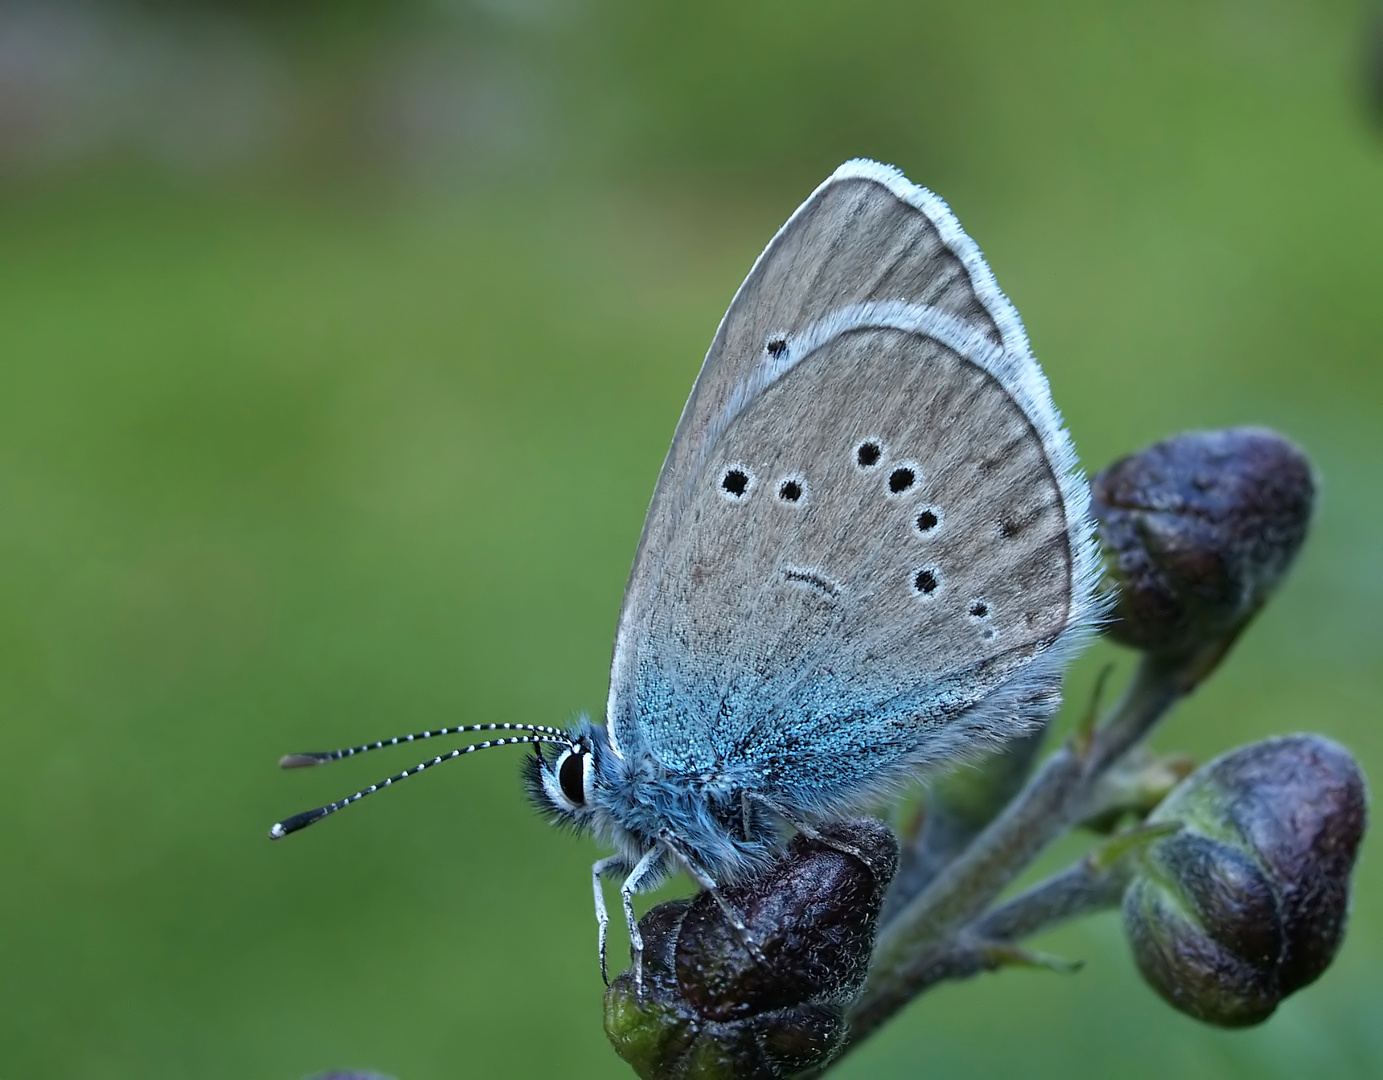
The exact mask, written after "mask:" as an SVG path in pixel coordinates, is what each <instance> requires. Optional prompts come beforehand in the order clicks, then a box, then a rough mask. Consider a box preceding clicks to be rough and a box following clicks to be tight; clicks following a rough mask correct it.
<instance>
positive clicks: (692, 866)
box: [661, 833, 768, 964]
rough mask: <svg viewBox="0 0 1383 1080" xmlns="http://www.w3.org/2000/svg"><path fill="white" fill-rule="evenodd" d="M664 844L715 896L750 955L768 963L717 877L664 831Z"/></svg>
mask: <svg viewBox="0 0 1383 1080" xmlns="http://www.w3.org/2000/svg"><path fill="white" fill-rule="evenodd" d="M661 839H662V841H663V846H664V847H666V848H667V849H668V851H670V852H671V853H672V857H673V858H674V859H676V860H677V861H678V863H680V864H681V866H682V869H683V870H685V871H686V872H687V874H688V876H689V877H690V878H691V879H692V880H693V881H694V882H696V883H697V885H699V886H700V887H701V888H702V889H704V890H706V892H708V893H710V894H711V896H713V897H714V898H715V902H716V903H717V904H718V905H719V906H720V910H721V913H722V914H723V915H724V916H725V919H726V921H727V922H729V924H730V925H731V926H732V927H734V929H735V934H736V935H737V936H738V937H739V939H740V941H741V942H742V943H743V944H744V947H745V948H746V949H748V950H749V955H750V956H752V957H753V958H754V960H755V961H756V962H757V963H760V964H767V963H768V957H766V956H764V953H763V950H762V949H760V948H759V943H758V942H757V941H755V940H754V935H753V934H751V933H750V932H749V927H748V926H747V925H745V922H744V916H743V915H741V914H740V912H739V909H738V908H736V907H735V905H734V904H732V903H730V901H729V900H727V899H725V896H724V894H722V893H721V891H720V886H719V885H717V884H716V880H715V878H713V877H711V875H710V874H708V873H706V871H705V870H703V869H702V868H701V867H700V866H699V865H698V864H697V863H696V861H695V860H694V859H692V857H691V856H690V855H688V854H687V853H686V852H685V851H683V850H682V849H681V848H680V847H678V846H677V845H676V843H674V842H673V840H672V838H671V835H670V834H667V833H664V834H663V836H662V837H661Z"/></svg>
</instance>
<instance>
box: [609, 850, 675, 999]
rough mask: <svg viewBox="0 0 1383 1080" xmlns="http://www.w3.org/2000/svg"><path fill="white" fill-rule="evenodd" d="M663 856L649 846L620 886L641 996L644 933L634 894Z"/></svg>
mask: <svg viewBox="0 0 1383 1080" xmlns="http://www.w3.org/2000/svg"><path fill="white" fill-rule="evenodd" d="M662 858H663V853H662V851H661V850H660V849H659V848H656V847H655V848H649V849H648V851H647V852H645V854H644V857H643V858H642V859H640V860H639V861H638V863H636V864H635V866H634V869H633V870H631V871H630V873H629V876H628V877H627V878H625V879H624V884H623V885H621V886H620V887H619V896H620V900H621V901H623V903H624V918H625V921H626V922H627V923H628V925H629V951H630V952H631V953H632V954H633V957H634V993H635V994H638V995H640V996H642V995H643V934H641V933H639V917H638V916H637V915H635V914H634V894H635V893H636V892H638V891H639V887H640V886H641V885H642V884H643V882H644V879H645V878H647V877H649V875H650V874H652V873H653V872H654V871H656V870H657V869H658V868H659V864H660V863H661V862H662ZM604 956H605V950H604V949H603V948H602V949H601V959H602V962H603V960H604Z"/></svg>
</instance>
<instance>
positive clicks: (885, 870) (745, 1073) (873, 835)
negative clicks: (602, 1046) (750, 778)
mask: <svg viewBox="0 0 1383 1080" xmlns="http://www.w3.org/2000/svg"><path fill="white" fill-rule="evenodd" d="M897 863H898V845H897V841H896V840H895V839H894V837H893V834H892V832H890V831H889V829H888V828H887V826H885V825H883V824H882V823H881V822H878V821H875V820H873V819H868V818H866V819H860V820H857V821H846V822H840V823H837V824H834V825H830V826H826V827H823V828H822V829H821V830H820V833H819V838H815V839H808V838H807V837H806V836H803V835H798V836H797V837H795V838H794V839H793V840H792V843H791V844H790V845H789V846H788V850H787V853H786V854H785V855H784V857H783V858H782V859H781V860H780V861H779V862H778V863H776V864H775V865H774V866H773V867H771V868H770V869H769V870H768V871H767V872H766V873H764V874H763V875H762V876H760V877H759V878H756V879H754V880H752V881H747V882H744V883H743V884H739V885H728V886H725V887H724V888H722V889H721V895H722V896H723V897H724V899H725V900H726V901H727V902H728V903H729V904H730V905H732V906H733V907H734V908H735V910H736V911H738V912H739V913H740V915H741V917H742V918H743V919H744V922H745V925H746V926H747V927H748V929H749V933H750V935H751V937H752V938H753V940H754V943H755V944H756V945H757V946H758V948H759V950H760V952H761V953H762V955H763V957H764V959H766V960H767V964H766V965H765V964H764V963H761V962H760V961H758V960H756V959H755V957H754V956H753V954H752V953H751V952H750V951H749V949H748V948H747V947H746V946H745V944H744V942H743V941H742V940H741V938H740V935H739V934H738V933H737V932H736V930H735V928H734V927H733V926H732V925H731V924H730V922H729V921H728V920H727V919H726V917H725V913H724V911H723V910H722V909H721V907H720V905H719V904H717V903H716V900H715V897H714V896H712V895H711V894H710V893H704V892H703V893H701V894H700V895H698V896H697V897H696V898H695V899H692V900H674V901H671V902H669V903H666V904H659V905H658V906H657V907H655V908H653V910H651V911H650V912H648V914H646V915H645V916H644V917H643V918H642V919H641V920H640V921H639V931H640V933H641V934H642V935H643V941H644V954H643V992H642V993H639V991H638V988H637V987H636V985H635V983H634V978H633V974H632V972H628V971H626V972H625V973H624V974H622V975H620V976H619V977H618V978H617V979H616V980H615V981H614V983H613V985H612V986H611V987H610V989H609V991H608V992H607V993H606V995H605V1031H606V1034H607V1035H608V1036H609V1038H610V1041H611V1043H613V1044H614V1047H615V1050H616V1052H617V1053H619V1055H620V1056H621V1057H622V1058H624V1059H625V1061H627V1062H628V1063H629V1064H630V1065H632V1066H633V1068H634V1071H635V1072H637V1073H638V1074H639V1075H640V1076H641V1077H644V1078H645V1080H655V1078H656V1080H751V1078H752V1080H758V1078H761V1077H762V1078H770V1077H786V1076H793V1075H795V1074H797V1073H800V1072H803V1071H805V1070H807V1069H814V1068H819V1067H821V1066H823V1065H825V1064H826V1063H827V1062H829V1061H830V1060H831V1058H833V1057H834V1056H835V1054H836V1053H837V1052H838V1051H839V1049H840V1048H841V1046H842V1044H843V1042H844V1039H845V1035H846V1033H847V1026H846V1021H845V1009H846V1007H847V1006H848V1005H849V1004H850V1002H851V1001H853V999H854V998H855V996H856V995H857V994H858V993H859V990H860V988H861V987H862V986H863V984H864V979H865V976H866V974H867V973H868V970H869V958H870V953H871V951H872V949H873V946H874V929H875V924H876V922H877V919H878V914H879V907H880V905H881V904H882V902H883V895H884V890H885V889H886V888H887V887H888V883H889V880H890V879H891V878H892V877H893V873H894V870H895V869H896V867H897Z"/></svg>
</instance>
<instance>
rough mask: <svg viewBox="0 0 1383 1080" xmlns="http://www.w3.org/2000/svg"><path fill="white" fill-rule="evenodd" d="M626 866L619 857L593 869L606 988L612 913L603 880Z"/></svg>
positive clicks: (592, 885) (601, 963)
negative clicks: (607, 937)
mask: <svg viewBox="0 0 1383 1080" xmlns="http://www.w3.org/2000/svg"><path fill="white" fill-rule="evenodd" d="M625 866H626V864H625V861H624V859H623V858H622V857H621V856H619V855H611V856H610V857H609V858H606V859H600V860H598V861H596V863H595V864H594V865H592V867H591V888H592V889H593V890H594V892H595V924H596V935H597V938H598V941H599V945H598V948H599V949H600V977H601V979H602V980H603V981H604V983H605V985H606V986H609V985H610V975H609V972H608V970H607V969H606V967H605V935H606V931H608V930H609V929H610V913H609V912H608V911H607V910H606V909H605V891H604V889H602V888H601V880H600V879H601V878H603V877H604V876H605V875H606V874H609V873H611V872H613V871H615V870H623V869H624V868H625Z"/></svg>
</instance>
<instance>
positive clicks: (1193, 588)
mask: <svg viewBox="0 0 1383 1080" xmlns="http://www.w3.org/2000/svg"><path fill="white" fill-rule="evenodd" d="M1091 489H1092V495H1093V508H1094V512H1095V516H1096V518H1097V519H1098V521H1099V531H1100V540H1101V543H1102V545H1103V547H1104V550H1105V557H1106V566H1107V570H1108V573H1109V576H1110V577H1111V578H1112V579H1113V583H1114V584H1115V585H1116V586H1117V588H1118V595H1117V599H1116V603H1115V608H1114V612H1113V614H1114V621H1113V623H1112V625H1111V626H1110V630H1109V633H1110V634H1111V636H1113V637H1114V638H1115V639H1116V640H1118V641H1120V642H1122V643H1124V644H1126V645H1130V646H1133V647H1134V648H1138V649H1143V650H1145V651H1147V652H1151V653H1156V654H1163V655H1189V654H1193V653H1196V652H1198V651H1199V650H1201V649H1202V648H1204V647H1206V646H1210V645H1215V644H1219V645H1222V646H1227V645H1228V644H1229V642H1230V641H1231V640H1232V639H1233V637H1234V635H1235V634H1236V633H1237V632H1238V631H1239V630H1240V629H1242V628H1243V626H1244V624H1245V623H1246V622H1247V621H1248V620H1249V619H1250V618H1251V617H1252V616H1253V614H1254V612H1256V611H1257V610H1258V608H1259V607H1261V606H1262V604H1263V603H1264V601H1266V600H1267V598H1268V596H1269V595H1270V594H1271V592H1272V590H1273V589H1274V588H1275V587H1276V585H1277V583H1278V582H1279V581H1280V580H1281V578H1282V576H1283V575H1284V574H1285V573H1286V571H1287V568H1288V566H1289V565H1290V564H1291V562H1292V559H1293V557H1294V556H1295V555H1296V553H1297V550H1298V549H1299V548H1300V547H1301V543H1302V540H1303V539H1305V536H1306V528H1307V525H1308V523H1309V521H1310V518H1311V506H1312V502H1313V500H1314V497H1315V483H1314V480H1313V478H1312V474H1311V466H1310V464H1309V463H1308V462H1307V460H1306V457H1305V455H1304V454H1302V452H1301V451H1300V450H1298V449H1297V448H1296V447H1295V446H1293V445H1292V444H1291V443H1290V442H1288V441H1287V440H1286V439H1284V438H1282V436H1280V435H1278V434H1276V433H1274V432H1271V431H1267V430H1264V429H1261V428H1229V429H1226V430H1222V431H1197V432H1188V433H1186V434H1184V435H1176V436H1174V437H1172V438H1170V439H1166V440H1164V441H1162V442H1159V443H1156V444H1154V445H1153V446H1150V447H1148V448H1147V449H1146V450H1143V451H1141V452H1139V453H1137V454H1133V455H1132V456H1130V457H1126V458H1124V459H1123V460H1122V461H1117V462H1115V463H1114V464H1113V465H1111V466H1109V468H1107V469H1105V470H1104V471H1103V472H1101V473H1100V474H1099V475H1098V476H1096V477H1095V480H1094V482H1093V484H1092V485H1091Z"/></svg>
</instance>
